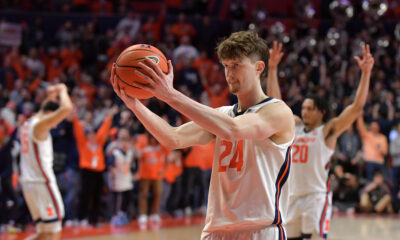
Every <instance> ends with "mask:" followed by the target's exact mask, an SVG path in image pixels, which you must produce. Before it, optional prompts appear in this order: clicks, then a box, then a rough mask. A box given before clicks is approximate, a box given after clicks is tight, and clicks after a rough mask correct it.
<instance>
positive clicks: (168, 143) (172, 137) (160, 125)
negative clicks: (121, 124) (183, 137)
mask: <svg viewBox="0 0 400 240" xmlns="http://www.w3.org/2000/svg"><path fill="white" fill-rule="evenodd" d="M129 108H130V109H131V110H132V111H133V113H134V114H135V116H136V117H137V118H138V119H139V121H140V122H141V123H142V124H143V126H144V127H145V128H146V129H147V130H148V131H149V132H150V133H151V135H153V136H154V137H155V138H156V139H157V140H158V141H159V142H160V143H161V144H162V145H163V146H165V147H167V148H170V149H176V148H180V144H179V139H178V134H177V133H176V131H175V128H174V127H172V126H171V125H170V124H169V123H167V122H166V121H165V120H164V119H162V118H161V117H159V116H157V115H156V114H154V113H153V112H152V111H150V110H149V109H148V108H147V107H146V106H144V105H143V104H142V103H141V102H140V101H137V102H136V103H135V104H134V105H131V106H129Z"/></svg>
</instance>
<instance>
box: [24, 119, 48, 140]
mask: <svg viewBox="0 0 400 240" xmlns="http://www.w3.org/2000/svg"><path fill="white" fill-rule="evenodd" d="M38 122H39V121H36V122H35V123H33V124H32V125H31V127H30V129H29V134H30V135H31V137H32V141H33V142H35V143H41V142H45V141H46V140H47V138H48V137H49V136H47V138H46V139H45V140H39V139H37V138H36V137H35V134H34V129H35V126H36V124H38ZM49 134H50V133H49Z"/></svg>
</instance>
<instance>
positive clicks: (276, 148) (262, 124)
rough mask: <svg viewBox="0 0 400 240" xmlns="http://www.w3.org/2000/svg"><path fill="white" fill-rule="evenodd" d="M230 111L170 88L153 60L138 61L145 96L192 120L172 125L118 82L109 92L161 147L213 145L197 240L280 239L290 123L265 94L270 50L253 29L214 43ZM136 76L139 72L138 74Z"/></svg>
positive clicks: (283, 106)
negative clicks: (205, 203)
mask: <svg viewBox="0 0 400 240" xmlns="http://www.w3.org/2000/svg"><path fill="white" fill-rule="evenodd" d="M217 49H218V50H217V51H218V57H219V59H220V61H221V63H222V65H223V67H224V69H225V77H226V81H227V83H228V85H229V89H230V91H231V93H233V94H235V95H236V96H237V98H238V103H237V104H235V105H233V106H224V107H220V108H218V109H214V108H211V107H208V106H205V105H202V104H200V103H198V102H196V101H194V100H192V99H190V98H189V97H187V96H185V95H183V94H182V93H180V92H178V91H177V90H176V89H174V88H173V83H172V82H173V69H172V64H171V62H170V61H168V65H169V73H168V74H164V73H163V72H162V71H161V70H160V68H159V67H158V66H157V65H156V64H154V63H153V62H152V61H148V60H145V61H144V63H140V67H141V68H142V71H143V72H144V74H142V75H143V77H145V78H147V79H148V82H149V83H148V85H144V84H136V86H137V87H140V88H144V89H147V90H149V91H151V92H152V93H153V94H154V95H155V96H156V97H157V98H158V99H159V100H161V101H164V102H166V103H167V104H168V105H170V106H171V107H173V108H174V109H176V110H178V111H179V112H180V113H182V114H183V115H185V116H186V117H188V118H190V119H191V120H193V121H191V122H188V123H186V124H183V125H181V126H179V127H172V126H171V125H169V124H168V123H167V122H166V121H164V120H163V119H162V118H160V117H159V116H157V115H156V114H154V113H153V112H151V111H150V110H149V109H148V108H146V107H145V106H144V105H143V104H142V103H141V102H140V101H139V100H138V99H135V98H131V97H129V96H127V95H126V94H125V91H124V89H123V88H121V87H120V86H119V84H118V81H117V80H116V76H115V67H114V68H113V70H112V75H111V82H112V84H113V87H114V90H115V91H116V93H117V94H118V96H120V97H121V98H122V100H123V101H124V102H125V104H126V105H127V106H128V107H129V108H130V109H131V110H132V111H133V112H134V113H135V115H136V117H138V119H139V120H140V121H141V122H142V123H143V125H144V126H145V127H146V128H147V130H148V131H149V132H151V134H153V135H154V136H155V137H156V138H157V139H158V140H159V142H160V143H161V144H163V145H164V146H166V147H169V148H171V149H176V148H185V147H189V146H193V145H204V144H208V143H210V142H212V141H216V145H215V154H214V163H213V167H212V176H211V183H210V191H209V192H210V193H209V201H208V209H207V217H206V225H205V227H204V229H203V233H202V236H201V238H202V239H286V237H285V235H286V233H285V231H284V228H283V226H282V223H283V222H284V221H285V217H286V208H287V204H288V194H289V193H288V185H287V184H285V182H286V179H287V177H288V175H289V170H290V162H291V161H290V158H291V144H292V141H293V140H294V128H295V127H294V119H293V118H292V117H291V116H292V115H293V113H292V111H291V110H290V108H289V107H288V106H287V105H286V104H285V103H283V102H282V101H281V100H277V99H273V98H270V97H268V96H266V95H265V93H264V91H263V89H262V87H261V83H260V79H261V78H263V77H265V74H266V68H265V65H266V63H267V61H268V47H267V45H266V43H265V40H263V39H261V38H260V37H258V35H257V34H256V33H254V32H251V31H242V32H236V33H232V34H231V35H230V36H229V37H228V38H227V39H225V40H224V41H222V42H221V43H219V45H218V48H217ZM137 74H141V73H139V72H138V71H137Z"/></svg>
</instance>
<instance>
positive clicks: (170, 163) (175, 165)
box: [161, 150, 182, 214]
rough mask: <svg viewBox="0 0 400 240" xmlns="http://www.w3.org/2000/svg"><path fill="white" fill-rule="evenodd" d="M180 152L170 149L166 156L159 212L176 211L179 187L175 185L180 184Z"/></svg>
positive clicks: (179, 193)
mask: <svg viewBox="0 0 400 240" xmlns="http://www.w3.org/2000/svg"><path fill="white" fill-rule="evenodd" d="M181 175H182V152H181V151H179V150H175V151H172V152H171V153H170V154H168V156H167V158H166V167H165V173H164V181H163V191H162V197H161V212H162V213H167V212H169V213H172V214H174V213H176V212H175V211H176V210H177V209H178V204H179V200H180V199H181V195H182V193H181V191H180V190H181V188H180V187H179V189H178V188H177V187H176V185H181V184H182V179H181V177H180V176H181Z"/></svg>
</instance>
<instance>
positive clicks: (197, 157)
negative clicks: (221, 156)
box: [183, 143, 214, 169]
mask: <svg viewBox="0 0 400 240" xmlns="http://www.w3.org/2000/svg"><path fill="white" fill-rule="evenodd" d="M213 158H214V144H213V143H210V144H207V145H198V146H193V147H192V150H190V152H189V154H188V155H187V156H186V158H185V162H184V164H183V165H184V166H185V167H199V168H202V169H203V168H204V167H205V165H207V164H205V162H209V161H211V162H212V161H213ZM208 165H209V164H208ZM211 165H212V164H211Z"/></svg>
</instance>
